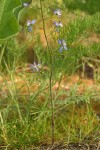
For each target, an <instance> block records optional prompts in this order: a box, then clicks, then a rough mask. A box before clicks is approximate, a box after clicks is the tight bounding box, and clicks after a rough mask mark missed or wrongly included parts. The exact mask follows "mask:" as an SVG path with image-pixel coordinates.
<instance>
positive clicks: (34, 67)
mask: <svg viewBox="0 0 100 150" xmlns="http://www.w3.org/2000/svg"><path fill="white" fill-rule="evenodd" d="M29 67H30V69H31V70H32V72H35V71H37V72H39V70H40V68H41V64H39V63H38V64H36V63H35V62H34V64H30V65H29Z"/></svg>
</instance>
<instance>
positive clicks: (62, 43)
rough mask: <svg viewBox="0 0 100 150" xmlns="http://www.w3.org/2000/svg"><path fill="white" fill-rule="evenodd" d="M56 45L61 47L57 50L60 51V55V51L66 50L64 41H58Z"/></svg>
mask: <svg viewBox="0 0 100 150" xmlns="http://www.w3.org/2000/svg"><path fill="white" fill-rule="evenodd" d="M58 43H59V44H60V45H61V47H60V48H59V51H60V53H61V52H62V50H68V48H67V46H66V45H67V44H66V42H65V40H63V39H62V40H60V39H59V40H58Z"/></svg>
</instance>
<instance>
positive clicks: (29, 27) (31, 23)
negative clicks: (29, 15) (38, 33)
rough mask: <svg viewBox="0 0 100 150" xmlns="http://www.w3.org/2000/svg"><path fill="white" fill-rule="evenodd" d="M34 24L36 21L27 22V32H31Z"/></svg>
mask: <svg viewBox="0 0 100 150" xmlns="http://www.w3.org/2000/svg"><path fill="white" fill-rule="evenodd" d="M35 22H36V20H32V21H31V20H27V22H26V26H27V28H28V31H29V32H32V25H34V24H35Z"/></svg>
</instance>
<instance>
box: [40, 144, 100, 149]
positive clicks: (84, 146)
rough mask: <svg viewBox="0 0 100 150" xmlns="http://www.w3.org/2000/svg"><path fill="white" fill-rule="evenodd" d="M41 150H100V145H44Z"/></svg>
mask: <svg viewBox="0 0 100 150" xmlns="http://www.w3.org/2000/svg"><path fill="white" fill-rule="evenodd" d="M39 150H100V143H98V144H82V143H71V144H69V145H67V146H66V145H62V144H58V145H54V146H53V147H50V145H49V146H48V145H43V146H41V147H40V149H39Z"/></svg>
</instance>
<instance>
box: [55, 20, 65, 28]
mask: <svg viewBox="0 0 100 150" xmlns="http://www.w3.org/2000/svg"><path fill="white" fill-rule="evenodd" d="M53 23H54V24H55V26H56V27H63V24H62V22H60V21H59V22H55V21H54V22H53Z"/></svg>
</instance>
